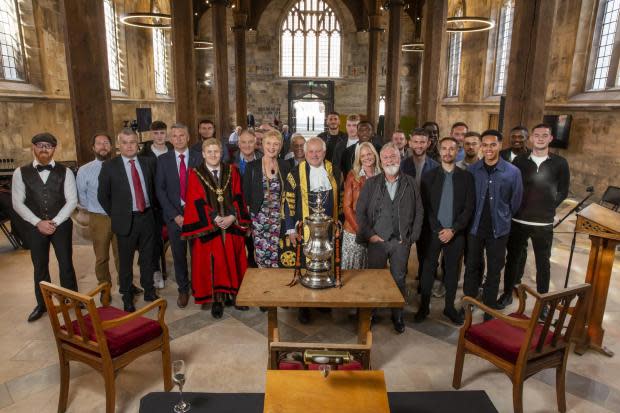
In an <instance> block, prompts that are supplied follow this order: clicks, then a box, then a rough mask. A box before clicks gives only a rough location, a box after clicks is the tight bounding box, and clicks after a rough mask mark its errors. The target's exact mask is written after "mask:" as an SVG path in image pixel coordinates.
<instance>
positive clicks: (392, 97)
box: [383, 0, 405, 141]
mask: <svg viewBox="0 0 620 413" xmlns="http://www.w3.org/2000/svg"><path fill="white" fill-rule="evenodd" d="M404 4H405V3H404V1H403V0H389V1H388V2H387V3H386V6H387V7H388V9H389V12H390V22H389V29H388V31H389V33H388V55H387V77H386V91H387V93H386V96H385V133H384V135H383V139H384V140H385V141H388V140H389V139H390V138H391V136H392V133H393V132H394V131H395V130H396V129H398V124H399V122H400V60H401V50H400V48H401V42H400V33H401V30H400V25H401V21H400V20H401V17H402V15H403V5H404Z"/></svg>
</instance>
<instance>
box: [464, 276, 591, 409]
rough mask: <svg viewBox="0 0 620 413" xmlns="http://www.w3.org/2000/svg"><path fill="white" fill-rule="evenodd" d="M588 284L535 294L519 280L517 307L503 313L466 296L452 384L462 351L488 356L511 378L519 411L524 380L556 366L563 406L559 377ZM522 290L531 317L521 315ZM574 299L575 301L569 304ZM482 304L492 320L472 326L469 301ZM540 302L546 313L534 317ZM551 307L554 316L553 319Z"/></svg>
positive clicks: (563, 372) (562, 375) (562, 406)
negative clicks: (530, 302)
mask: <svg viewBox="0 0 620 413" xmlns="http://www.w3.org/2000/svg"><path fill="white" fill-rule="evenodd" d="M589 290H590V284H581V285H578V286H575V287H571V288H567V289H564V290H561V291H558V292H554V293H547V294H538V293H537V292H536V291H534V290H533V289H531V288H530V287H528V286H526V285H524V284H521V285H519V286H518V287H517V293H518V296H519V308H518V309H517V311H516V312H515V313H512V314H510V315H505V314H502V313H500V312H498V311H497V310H494V309H491V308H489V307H487V306H485V305H484V304H482V303H480V302H478V301H476V300H475V299H473V298H471V297H465V298H464V299H463V300H464V306H465V323H464V325H463V327H462V328H461V332H460V337H459V342H458V347H457V352H456V360H455V363H454V377H453V380H452V386H453V387H454V388H455V389H459V388H460V387H461V377H462V375H463V361H464V359H465V354H466V353H469V354H473V355H476V356H478V357H482V358H483V359H485V360H488V361H490V362H491V363H493V364H494V365H496V366H497V367H499V368H500V369H502V370H503V371H504V373H506V374H507V375H508V377H510V379H511V380H512V398H513V405H514V411H515V413H522V412H523V400H522V399H523V382H524V381H525V380H526V379H527V378H529V377H530V376H532V375H534V374H536V373H538V372H539V371H541V370H545V369H549V368H555V369H556V374H555V378H556V393H557V400H558V410H559V411H560V412H565V411H566V397H565V389H564V382H565V376H566V361H567V359H568V353H569V350H570V342H571V338H572V335H573V331H574V328H575V323H578V322H580V321H579V320H582V318H583V316H584V314H583V313H584V310H585V308H586V307H585V304H586V299H587V295H588V292H589ZM526 293H527V294H529V295H532V296H534V297H535V299H536V303H535V305H534V309H533V310H532V314H531V316H530V317H528V316H527V315H525V314H524V313H523V312H524V310H525V301H526V298H527V297H526ZM575 299H576V302H575V304H574V306H572V307H571V303H572V302H573V300H575ZM474 305H475V306H477V307H479V308H481V309H482V310H483V311H485V312H486V313H488V314H490V315H492V316H493V317H495V319H493V320H490V321H487V322H484V323H480V324H473V325H472V306H474ZM544 306H547V307H548V308H549V313H548V315H547V317H545V319H544V320H541V321H539V320H538V318H539V316H540V313H541V310H542V309H543V307H544ZM556 311H557V312H558V313H559V316H558V318H557V320H556V322H555V323H554V322H553V318H554V314H555V313H556Z"/></svg>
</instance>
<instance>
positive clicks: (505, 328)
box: [465, 313, 553, 363]
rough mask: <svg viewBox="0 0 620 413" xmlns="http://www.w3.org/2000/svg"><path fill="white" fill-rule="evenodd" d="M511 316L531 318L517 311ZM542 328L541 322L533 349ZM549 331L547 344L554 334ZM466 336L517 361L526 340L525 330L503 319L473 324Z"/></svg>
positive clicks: (536, 331)
mask: <svg viewBox="0 0 620 413" xmlns="http://www.w3.org/2000/svg"><path fill="white" fill-rule="evenodd" d="M510 317H515V318H521V319H523V320H529V317H527V316H525V315H523V314H517V313H512V314H510ZM542 328H543V326H542V324H540V323H539V324H538V325H537V326H536V327H535V329H534V335H533V337H532V342H531V347H530V348H531V349H533V348H535V347H536V346H537V345H538V340H539V339H540V332H541V331H542ZM549 331H550V333H548V334H547V337H546V338H545V344H549V343H550V342H551V339H552V336H553V331H552V330H551V329H550V330H549ZM465 338H466V339H467V340H469V341H470V342H472V343H474V344H476V345H477V346H480V347H482V348H483V349H485V350H487V351H489V352H491V353H493V354H495V355H497V356H499V357H501V358H503V359H504V360H506V361H509V362H511V363H515V362H516V361H517V358H518V357H519V351H521V346H522V344H523V341H524V340H525V330H522V329H520V328H517V327H513V326H511V325H509V324H507V323H505V322H504V321H502V320H499V319H493V320H490V321H487V322H484V323H480V324H473V325H472V326H471V327H470V328H469V330H467V332H466V333H465Z"/></svg>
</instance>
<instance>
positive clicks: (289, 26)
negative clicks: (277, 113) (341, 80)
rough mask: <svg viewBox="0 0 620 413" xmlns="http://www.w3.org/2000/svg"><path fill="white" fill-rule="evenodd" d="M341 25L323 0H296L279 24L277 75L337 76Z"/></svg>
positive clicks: (338, 71) (338, 72)
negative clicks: (278, 72) (278, 69)
mask: <svg viewBox="0 0 620 413" xmlns="http://www.w3.org/2000/svg"><path fill="white" fill-rule="evenodd" d="M341 39H342V34H341V25H340V21H339V20H338V17H337V16H336V13H334V11H333V9H332V8H331V7H330V6H329V4H328V3H327V2H325V1H323V0H299V1H297V2H295V3H294V5H293V7H291V9H290V10H289V12H288V13H287V15H286V18H285V19H284V21H283V22H282V27H281V38H280V75H281V76H283V77H340V53H341Z"/></svg>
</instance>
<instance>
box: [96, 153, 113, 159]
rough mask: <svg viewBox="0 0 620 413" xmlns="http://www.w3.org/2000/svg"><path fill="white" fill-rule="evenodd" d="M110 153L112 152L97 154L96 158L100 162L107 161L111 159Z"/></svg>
mask: <svg viewBox="0 0 620 413" xmlns="http://www.w3.org/2000/svg"><path fill="white" fill-rule="evenodd" d="M110 153H111V152H107V153H101V152H96V153H95V158H97V160H99V161H105V160H107V159H109V158H110Z"/></svg>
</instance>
